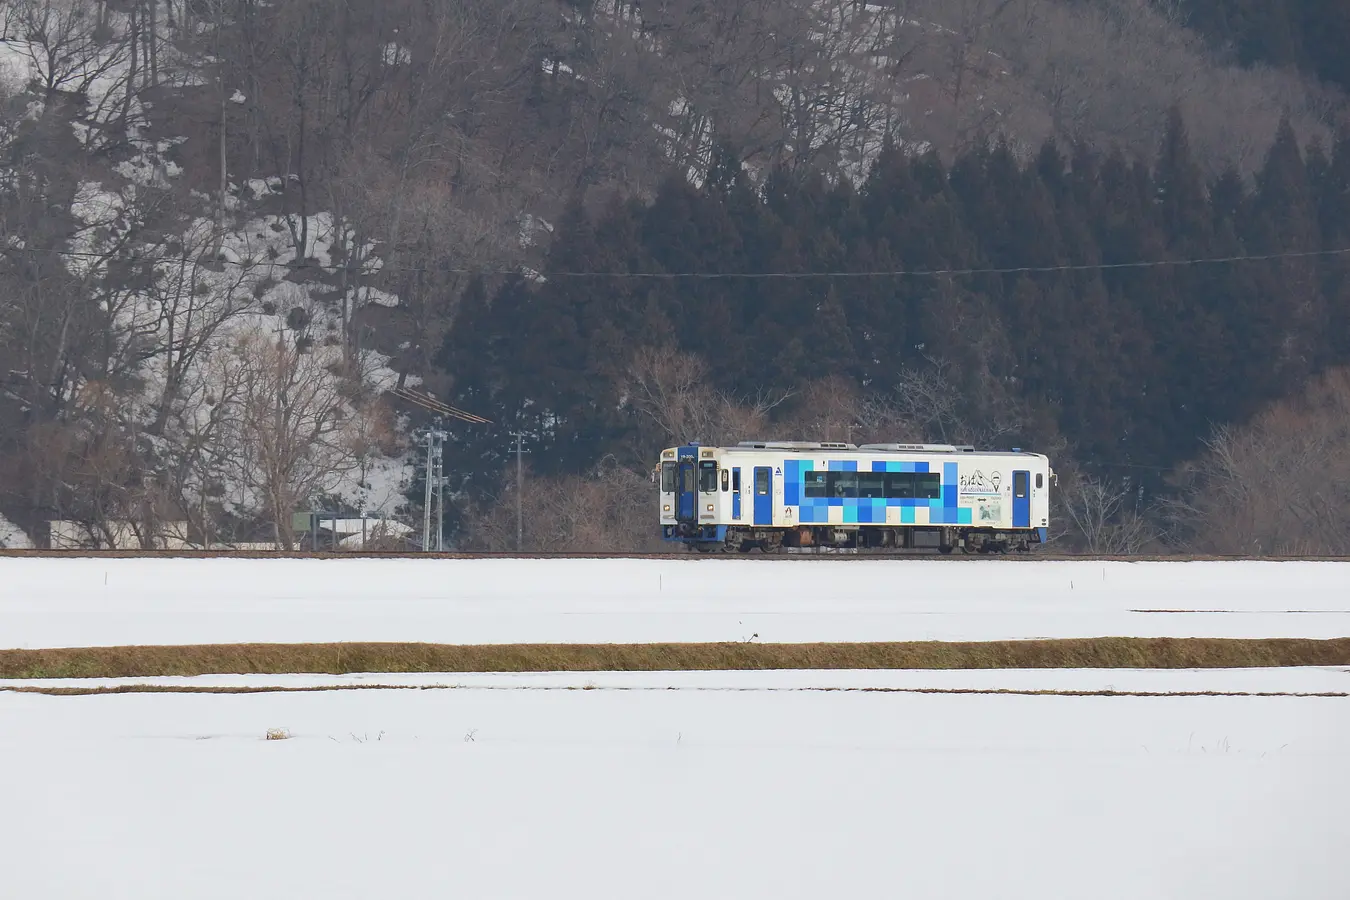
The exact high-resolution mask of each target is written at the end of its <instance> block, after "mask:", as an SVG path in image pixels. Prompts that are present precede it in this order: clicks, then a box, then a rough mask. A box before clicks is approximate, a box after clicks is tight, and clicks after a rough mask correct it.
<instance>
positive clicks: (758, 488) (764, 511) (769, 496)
mask: <svg viewBox="0 0 1350 900" xmlns="http://www.w3.org/2000/svg"><path fill="white" fill-rule="evenodd" d="M755 524H756V525H772V524H773V469H772V468H770V467H769V466H755Z"/></svg>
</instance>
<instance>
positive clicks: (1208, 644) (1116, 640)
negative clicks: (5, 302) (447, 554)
mask: <svg viewBox="0 0 1350 900" xmlns="http://www.w3.org/2000/svg"><path fill="white" fill-rule="evenodd" d="M1346 665H1350V638H1333V639H1330V640H1312V639H1302V638H1262V639H1231V638H1126V637H1102V638H1075V639H1064V640H1027V641H979V642H974V641H964V642H949V641H908V642H903V643H815V644H758V643H707V644H473V645H453V644H397V643H343V644H199V645H185V646H132V647H81V648H68V649H50V650H0V678H144V677H151V676H157V675H208V674H239V675H244V674H261V675H278V674H288V673H324V674H346V673H353V672H373V673H389V672H447V673H450V672H636V671H693V670H708V671H711V670H753V669H1005V668H1006V669H1054V668H1092V669H1139V668H1147V669H1155V668H1156V669H1189V668H1199V669H1213V668H1246V667H1254V666H1261V667H1264V666H1346Z"/></svg>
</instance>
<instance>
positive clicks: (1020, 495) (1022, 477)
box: [1012, 469, 1031, 528]
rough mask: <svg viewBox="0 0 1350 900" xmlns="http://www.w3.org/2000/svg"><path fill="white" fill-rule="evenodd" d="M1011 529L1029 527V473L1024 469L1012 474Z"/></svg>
mask: <svg viewBox="0 0 1350 900" xmlns="http://www.w3.org/2000/svg"><path fill="white" fill-rule="evenodd" d="M1012 512H1013V521H1012V523H1013V527H1014V528H1030V527H1031V473H1030V472H1028V471H1026V470H1025V469H1017V470H1015V471H1014V472H1013V508H1012Z"/></svg>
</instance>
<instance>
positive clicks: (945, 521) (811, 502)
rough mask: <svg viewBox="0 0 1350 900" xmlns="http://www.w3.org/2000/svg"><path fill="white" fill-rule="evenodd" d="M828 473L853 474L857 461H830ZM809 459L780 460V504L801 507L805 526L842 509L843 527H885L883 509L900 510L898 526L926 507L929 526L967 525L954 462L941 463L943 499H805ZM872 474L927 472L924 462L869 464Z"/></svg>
mask: <svg viewBox="0 0 1350 900" xmlns="http://www.w3.org/2000/svg"><path fill="white" fill-rule="evenodd" d="M825 468H826V470H827V471H831V472H856V471H858V461H857V460H856V459H831V460H827V461H826V463H825ZM814 471H816V469H815V463H814V462H813V461H812V460H802V459H787V460H784V461H783V503H784V504H785V505H787V506H796V507H800V509H799V512H798V514H797V521H798V522H801V523H802V524H804V525H824V524H828V523H829V521H830V507H831V506H839V507H842V508H843V520H842V521H843V523H844V524H845V525H884V524H886V509H887V508H888V507H891V506H897V507H899V508H900V523H901V524H902V525H913V524H914V508H915V507H916V506H926V507H928V523H929V524H930V525H969V524H970V523H971V512H972V511H971V510H970V509H969V508H965V509H962V508H961V507H959V506H957V502H956V463H943V464H942V497H941V498H933V499H922V498H916V497H807V496H805V493H806V492H805V487H806V473H807V472H814ZM864 471H868V470H864ZM870 471H872V472H928V471H930V469H929V467H928V463H926V462H888V461H877V462H873V463H871V469H870Z"/></svg>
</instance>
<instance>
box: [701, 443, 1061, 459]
mask: <svg viewBox="0 0 1350 900" xmlns="http://www.w3.org/2000/svg"><path fill="white" fill-rule="evenodd" d="M686 446H696V447H702V445H700V444H696V443H693V442H690V443H689V444H688V445H686ZM702 449H708V450H719V451H721V452H723V453H737V452H747V451H757V450H783V451H787V452H796V453H801V452H809V453H818V452H821V451H826V452H829V453H921V454H933V453H954V454H957V453H969V454H972V455H979V456H1035V457H1041V456H1044V454H1041V453H1034V452H1032V451H1029V450H1023V449H1021V448H1020V447H1014V448H1013V449H1012V450H976V449H975V448H974V447H973V446H971V445H969V444H861V445H859V444H851V443H845V442H842V441H741V442H740V443H738V444H735V445H734V446H726V447H716V446H714V447H702Z"/></svg>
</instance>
